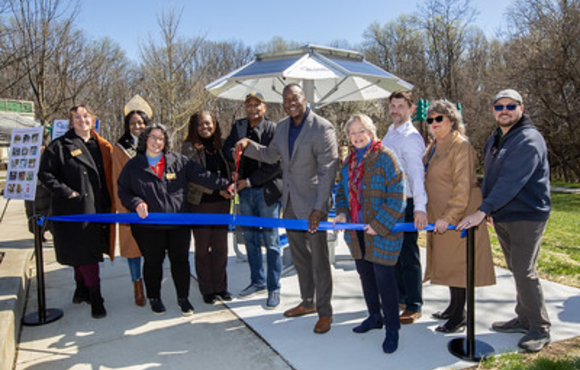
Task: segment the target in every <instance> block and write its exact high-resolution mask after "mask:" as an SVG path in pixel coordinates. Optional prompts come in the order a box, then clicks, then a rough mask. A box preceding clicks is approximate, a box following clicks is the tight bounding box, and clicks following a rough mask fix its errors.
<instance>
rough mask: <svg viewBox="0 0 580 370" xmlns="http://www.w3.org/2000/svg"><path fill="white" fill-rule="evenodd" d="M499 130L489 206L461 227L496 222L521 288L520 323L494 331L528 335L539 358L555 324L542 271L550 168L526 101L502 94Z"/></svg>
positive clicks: (490, 155)
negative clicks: (486, 220)
mask: <svg viewBox="0 0 580 370" xmlns="http://www.w3.org/2000/svg"><path fill="white" fill-rule="evenodd" d="M493 114H494V118H495V121H496V122H497V124H498V127H497V129H496V130H495V131H494V132H493V133H492V135H491V136H490V137H489V139H488V140H487V142H486V144H485V147H484V158H485V177H484V180H483V184H482V193H483V202H482V204H481V205H480V206H479V208H478V211H477V212H475V213H473V214H471V215H469V216H467V217H465V218H464V219H463V220H461V221H460V222H459V224H458V225H457V228H458V229H459V230H462V229H468V228H470V227H473V226H476V225H479V224H480V223H481V222H482V221H483V219H484V218H485V217H491V218H493V223H494V227H495V231H496V233H497V237H498V240H499V243H500V245H501V248H502V250H503V253H504V257H505V259H506V263H507V265H508V268H509V269H510V270H511V271H512V273H513V276H514V280H515V282H516V284H515V285H516V307H515V312H516V317H514V318H513V319H511V320H509V321H499V322H494V323H493V324H492V325H491V328H492V330H495V331H498V332H502V333H523V334H525V335H524V336H523V337H522V339H521V340H520V341H519V343H518V346H519V347H520V348H522V349H523V350H525V351H528V352H538V351H540V350H541V349H542V348H543V347H544V346H545V345H547V344H548V343H550V326H551V324H550V319H549V317H548V313H547V311H546V305H545V302H544V294H543V291H542V286H541V285H540V279H539V276H538V273H537V271H536V268H537V265H538V254H539V251H540V245H541V241H542V234H543V233H544V229H545V228H546V224H547V222H548V218H549V217H550V210H551V200H550V166H549V164H548V153H547V148H546V143H545V141H544V138H543V137H542V134H540V132H539V131H538V130H537V129H536V127H535V126H534V125H533V123H532V120H531V119H530V118H529V117H528V116H527V115H525V114H524V102H523V99H522V96H521V95H520V94H519V93H518V92H517V91H515V90H512V89H508V90H502V91H500V92H499V93H497V95H495V96H494V98H493Z"/></svg>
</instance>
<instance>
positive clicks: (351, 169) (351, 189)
mask: <svg viewBox="0 0 580 370" xmlns="http://www.w3.org/2000/svg"><path fill="white" fill-rule="evenodd" d="M382 147H383V143H381V142H380V141H379V140H373V141H372V142H371V145H369V146H368V148H367V150H366V151H365V154H364V155H363V157H362V159H361V160H360V162H359V163H358V166H357V161H358V158H357V153H356V152H357V151H356V148H354V147H353V148H352V149H351V151H350V155H349V156H348V160H347V161H348V196H349V198H350V219H351V220H352V222H354V223H359V222H360V221H362V220H359V213H360V211H361V209H362V206H361V199H360V198H361V193H362V191H361V189H362V187H361V183H362V179H363V176H364V172H365V166H364V160H365V157H366V156H367V155H368V154H369V153H370V152H372V151H375V150H379V149H381V148H382Z"/></svg>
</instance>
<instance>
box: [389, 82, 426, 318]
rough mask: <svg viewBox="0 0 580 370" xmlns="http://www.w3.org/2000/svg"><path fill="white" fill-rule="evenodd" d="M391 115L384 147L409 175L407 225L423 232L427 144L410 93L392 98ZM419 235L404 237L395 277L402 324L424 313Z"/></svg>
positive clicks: (409, 234) (393, 94)
mask: <svg viewBox="0 0 580 370" xmlns="http://www.w3.org/2000/svg"><path fill="white" fill-rule="evenodd" d="M388 102H389V115H390V116H391V119H392V121H393V124H392V125H391V126H389V130H388V131H387V134H386V135H385V137H384V138H383V145H384V146H386V147H388V148H389V149H391V150H392V151H393V152H394V153H395V155H396V156H397V158H398V159H399V162H400V165H401V167H402V168H403V172H404V173H405V193H406V195H407V208H406V210H405V222H413V223H414V224H415V228H417V229H418V230H421V229H423V228H424V227H425V226H426V225H427V193H426V192H425V169H424V167H423V155H425V141H424V140H423V137H421V134H419V131H417V129H416V128H415V126H413V123H412V122H411V114H412V113H413V98H412V94H411V92H410V91H395V92H393V93H392V94H391V96H389V99H388ZM417 238H418V233H417V232H416V231H415V232H407V233H405V234H404V237H403V246H402V248H401V254H400V255H399V260H398V261H397V264H396V266H395V276H396V278H397V286H398V288H399V307H400V308H401V309H402V310H403V312H402V313H401V317H400V320H401V324H412V323H414V322H415V321H417V320H418V319H419V318H420V317H421V315H422V313H421V307H422V306H423V292H422V286H421V281H422V270H421V257H420V254H419V247H418V246H417Z"/></svg>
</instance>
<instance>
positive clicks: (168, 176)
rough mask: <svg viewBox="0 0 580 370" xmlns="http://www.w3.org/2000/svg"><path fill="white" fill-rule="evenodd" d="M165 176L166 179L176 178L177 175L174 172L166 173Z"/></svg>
mask: <svg viewBox="0 0 580 370" xmlns="http://www.w3.org/2000/svg"><path fill="white" fill-rule="evenodd" d="M165 178H166V179H167V180H175V179H176V178H177V175H176V174H174V173H168V174H166V175H165Z"/></svg>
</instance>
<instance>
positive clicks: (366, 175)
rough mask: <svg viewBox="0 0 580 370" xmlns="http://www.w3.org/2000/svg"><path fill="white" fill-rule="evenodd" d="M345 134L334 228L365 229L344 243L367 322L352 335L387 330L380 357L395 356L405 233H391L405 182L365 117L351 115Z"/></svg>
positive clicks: (399, 211) (398, 216)
mask: <svg viewBox="0 0 580 370" xmlns="http://www.w3.org/2000/svg"><path fill="white" fill-rule="evenodd" d="M345 131H346V133H347V135H348V137H349V140H350V142H351V144H352V149H351V152H350V155H349V156H348V157H347V158H346V160H345V161H344V163H343V167H342V169H341V171H340V177H339V183H338V189H337V194H336V209H337V216H336V218H335V223H338V222H353V223H362V224H364V225H365V226H364V230H359V231H347V232H345V235H344V238H345V241H346V243H347V244H348V246H349V248H350V252H351V254H352V256H353V258H354V259H355V262H356V269H357V272H358V273H359V276H360V279H361V283H362V288H363V294H364V298H365V302H366V305H367V309H368V311H369V317H368V318H367V319H365V320H364V321H363V322H362V323H361V324H360V325H358V326H356V327H355V328H353V331H354V332H355V333H366V332H367V331H369V330H371V329H380V328H382V327H383V324H384V326H385V329H386V334H385V340H384V341H383V351H384V352H385V353H393V352H395V351H396V350H397V347H398V343H399V328H400V320H399V305H398V301H399V298H398V290H397V283H396V280H395V264H396V263H397V258H398V257H399V253H400V251H401V246H402V243H403V233H392V232H391V229H392V228H393V227H394V226H395V224H396V223H397V222H398V221H400V220H401V219H402V217H403V213H404V210H405V181H404V175H403V171H402V170H401V168H400V166H399V164H398V162H397V159H396V157H395V155H394V154H393V152H391V151H390V150H389V149H387V148H386V147H384V146H383V145H382V143H381V141H380V140H378V139H377V135H376V127H375V125H374V124H373V122H372V120H371V119H370V118H369V117H368V116H366V115H364V114H355V115H353V116H352V117H351V118H350V119H349V120H348V122H347V124H346V128H345Z"/></svg>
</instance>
